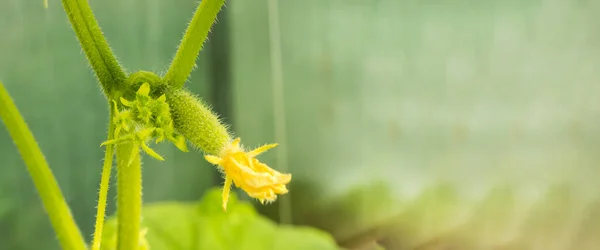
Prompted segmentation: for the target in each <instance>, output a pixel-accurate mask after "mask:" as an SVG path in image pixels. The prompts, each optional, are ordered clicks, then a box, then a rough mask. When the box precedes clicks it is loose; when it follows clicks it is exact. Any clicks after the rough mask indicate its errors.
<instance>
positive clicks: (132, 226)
mask: <svg viewBox="0 0 600 250" xmlns="http://www.w3.org/2000/svg"><path fill="white" fill-rule="evenodd" d="M116 147H117V223H118V229H117V230H118V233H117V241H118V244H117V249H118V250H134V249H137V248H138V245H139V236H140V221H141V216H142V165H141V161H140V150H139V145H137V144H136V143H133V142H129V143H122V144H118V145H117V146H116Z"/></svg>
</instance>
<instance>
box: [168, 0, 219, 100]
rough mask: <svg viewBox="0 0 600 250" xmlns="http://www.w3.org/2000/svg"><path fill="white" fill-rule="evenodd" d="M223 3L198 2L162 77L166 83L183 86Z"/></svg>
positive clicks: (204, 0)
mask: <svg viewBox="0 0 600 250" xmlns="http://www.w3.org/2000/svg"><path fill="white" fill-rule="evenodd" d="M223 4H225V0H202V2H200V5H199V6H198V8H197V9H196V13H194V17H193V18H192V21H191V22H190V24H189V26H188V28H187V30H186V31H185V35H184V36H183V39H182V40H181V44H180V45H179V48H178V49H177V54H175V57H174V58H173V61H172V62H171V66H169V70H168V71H167V74H166V75H165V77H164V81H165V82H166V83H167V84H169V85H171V86H173V87H174V88H181V87H183V85H184V84H185V81H186V80H187V78H188V77H189V76H190V74H191V73H192V70H193V69H194V65H195V64H196V58H197V57H198V54H199V53H200V50H201V49H202V45H203V43H204V41H205V40H206V37H208V32H209V31H210V28H211V27H212V25H213V23H214V22H215V20H216V19H217V14H218V13H219V11H220V10H221V7H223Z"/></svg>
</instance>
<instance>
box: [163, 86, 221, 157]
mask: <svg viewBox="0 0 600 250" xmlns="http://www.w3.org/2000/svg"><path fill="white" fill-rule="evenodd" d="M167 103H169V107H170V108H171V117H172V118H173V125H174V126H175V129H176V130H177V131H178V132H179V133H180V134H182V135H183V136H184V137H185V138H187V139H188V141H189V142H191V143H192V145H194V146H196V147H198V148H199V149H201V150H202V151H204V152H205V153H207V154H212V155H219V153H220V151H221V149H223V148H224V147H225V146H227V145H228V144H229V143H230V142H231V136H230V134H229V132H228V129H227V127H226V126H225V125H223V124H222V123H221V121H220V120H219V117H218V116H217V115H215V114H214V113H213V112H212V111H211V110H210V108H209V107H207V106H206V105H205V104H204V103H202V101H201V100H200V99H199V98H197V97H195V96H194V95H192V94H191V93H189V92H187V91H185V90H180V89H177V90H172V89H171V90H170V91H167Z"/></svg>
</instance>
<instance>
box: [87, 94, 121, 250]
mask: <svg viewBox="0 0 600 250" xmlns="http://www.w3.org/2000/svg"><path fill="white" fill-rule="evenodd" d="M108 106H109V107H110V118H109V125H108V139H107V141H109V140H112V139H114V133H115V132H114V131H115V125H114V120H113V119H114V118H113V117H114V115H115V114H114V107H113V103H112V102H109V105H108ZM113 149H114V146H113V145H112V144H110V145H107V146H106V152H105V154H104V166H102V176H101V177H100V192H99V194H98V210H97V212H96V226H95V230H94V240H93V242H92V250H100V245H101V242H102V230H103V229H104V216H105V214H106V200H107V196H108V187H109V184H110V172H111V170H112V164H113V153H114V152H113Z"/></svg>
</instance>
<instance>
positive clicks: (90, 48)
mask: <svg viewBox="0 0 600 250" xmlns="http://www.w3.org/2000/svg"><path fill="white" fill-rule="evenodd" d="M62 3H63V7H64V9H65V12H66V13H67V16H68V17H69V21H70V22H71V25H72V27H73V30H74V31H75V34H76V35H77V38H78V40H79V43H80V44H81V47H82V48H83V51H84V52H85V55H86V57H87V59H88V61H89V63H90V64H91V66H92V68H93V69H94V72H95V73H96V77H97V78H98V81H100V85H101V86H102V89H103V90H104V94H105V95H106V96H107V97H110V96H113V92H114V91H115V90H118V89H120V87H121V86H124V85H125V80H126V78H127V75H126V74H125V71H124V69H123V68H122V67H121V65H120V64H119V62H118V61H117V58H116V57H115V55H114V54H113V52H112V50H111V49H110V47H109V45H108V42H107V41H106V38H105V37H104V35H103V34H102V30H101V29H100V26H99V25H98V22H97V21H96V18H95V17H94V13H93V12H92V9H91V8H90V5H89V3H88V1H87V0H62Z"/></svg>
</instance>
